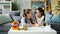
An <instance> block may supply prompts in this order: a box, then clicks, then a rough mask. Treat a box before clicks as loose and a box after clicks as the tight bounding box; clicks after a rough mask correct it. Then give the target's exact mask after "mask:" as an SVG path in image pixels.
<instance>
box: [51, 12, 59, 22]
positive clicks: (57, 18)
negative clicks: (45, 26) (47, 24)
mask: <svg viewBox="0 0 60 34" xmlns="http://www.w3.org/2000/svg"><path fill="white" fill-rule="evenodd" d="M51 22H54V23H60V13H57V14H56V15H55V16H53V17H52V19H51Z"/></svg>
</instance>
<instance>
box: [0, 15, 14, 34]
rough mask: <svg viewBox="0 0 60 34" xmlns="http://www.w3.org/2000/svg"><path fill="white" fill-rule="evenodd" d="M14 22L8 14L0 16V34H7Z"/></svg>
mask: <svg viewBox="0 0 60 34" xmlns="http://www.w3.org/2000/svg"><path fill="white" fill-rule="evenodd" d="M12 21H14V20H13V19H12V18H11V16H10V15H9V14H0V34H8V31H9V29H10V28H11V26H12V24H11V23H12Z"/></svg>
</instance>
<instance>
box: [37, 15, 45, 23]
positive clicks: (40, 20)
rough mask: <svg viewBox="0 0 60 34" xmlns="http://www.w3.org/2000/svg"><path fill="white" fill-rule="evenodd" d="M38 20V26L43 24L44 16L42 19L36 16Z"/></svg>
mask: <svg viewBox="0 0 60 34" xmlns="http://www.w3.org/2000/svg"><path fill="white" fill-rule="evenodd" d="M36 19H37V22H38V24H41V23H42V21H43V20H44V16H42V17H41V18H39V17H38V16H37V15H36Z"/></svg>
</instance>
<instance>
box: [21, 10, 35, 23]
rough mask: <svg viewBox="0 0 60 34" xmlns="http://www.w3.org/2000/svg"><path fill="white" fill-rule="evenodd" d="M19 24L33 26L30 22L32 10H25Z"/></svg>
mask: <svg viewBox="0 0 60 34" xmlns="http://www.w3.org/2000/svg"><path fill="white" fill-rule="evenodd" d="M21 24H34V23H33V21H32V10H31V9H27V11H26V12H25V13H24V17H22V19H21Z"/></svg>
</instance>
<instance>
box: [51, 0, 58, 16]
mask: <svg viewBox="0 0 60 34" xmlns="http://www.w3.org/2000/svg"><path fill="white" fill-rule="evenodd" d="M57 1H58V0H51V7H52V13H53V15H55V14H56V13H57V10H56V6H57Z"/></svg>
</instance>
